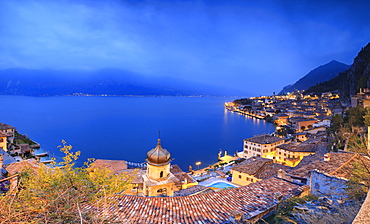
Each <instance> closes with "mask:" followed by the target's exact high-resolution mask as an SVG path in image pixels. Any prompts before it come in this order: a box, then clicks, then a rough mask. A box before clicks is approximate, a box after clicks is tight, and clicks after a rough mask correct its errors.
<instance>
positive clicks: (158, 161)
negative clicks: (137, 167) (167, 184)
mask: <svg viewBox="0 0 370 224" xmlns="http://www.w3.org/2000/svg"><path fill="white" fill-rule="evenodd" d="M146 155H147V158H146V162H147V170H146V173H147V175H148V177H149V178H150V179H152V180H156V181H162V180H166V179H167V177H168V176H169V174H170V166H171V161H172V159H171V157H170V156H171V154H170V153H169V152H168V151H167V150H166V149H164V148H162V146H161V140H160V139H158V143H157V146H156V147H155V148H154V149H152V150H150V151H149V152H147V153H146Z"/></svg>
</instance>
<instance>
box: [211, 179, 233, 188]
mask: <svg viewBox="0 0 370 224" xmlns="http://www.w3.org/2000/svg"><path fill="white" fill-rule="evenodd" d="M208 187H215V188H236V186H235V185H232V184H229V183H226V182H221V181H220V182H215V183H213V184H211V185H208Z"/></svg>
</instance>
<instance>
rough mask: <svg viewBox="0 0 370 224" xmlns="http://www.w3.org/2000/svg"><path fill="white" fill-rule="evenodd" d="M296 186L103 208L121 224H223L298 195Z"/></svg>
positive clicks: (135, 200) (125, 200) (126, 200)
mask: <svg viewBox="0 0 370 224" xmlns="http://www.w3.org/2000/svg"><path fill="white" fill-rule="evenodd" d="M306 187H307V186H302V187H300V186H298V185H296V184H293V183H290V182H287V181H285V180H282V179H278V178H270V179H267V180H264V181H260V182H257V183H254V184H250V185H248V186H244V187H239V188H234V189H230V190H223V191H219V192H214V193H208V194H198V195H193V196H184V197H138V196H128V195H122V196H118V198H117V200H118V202H119V204H118V205H112V206H111V207H109V208H107V209H108V210H109V211H107V212H108V214H110V215H112V216H111V217H110V218H112V219H113V220H112V221H118V222H121V223H223V222H225V221H228V220H229V218H230V217H231V216H232V214H234V213H235V211H240V212H241V213H243V215H244V217H245V218H246V219H250V218H253V217H255V216H256V215H258V214H260V213H262V212H265V211H267V210H269V209H271V208H273V207H274V206H276V205H277V203H278V200H276V198H277V197H279V196H283V197H291V196H293V195H298V194H300V193H301V192H302V191H303V190H304V189H305V188H306Z"/></svg>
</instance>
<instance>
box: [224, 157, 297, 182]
mask: <svg viewBox="0 0 370 224" xmlns="http://www.w3.org/2000/svg"><path fill="white" fill-rule="evenodd" d="M244 162H246V163H245V164H244V165H243V164H242V163H241V164H242V165H239V166H234V167H232V168H231V170H235V171H238V172H241V173H246V174H249V175H253V176H255V177H257V178H258V179H263V180H264V179H268V178H270V177H273V176H275V175H276V174H277V173H278V171H279V169H282V170H285V171H287V172H288V171H289V170H290V167H287V166H284V165H282V164H279V163H272V160H271V159H266V158H261V157H255V160H253V157H251V158H249V159H247V160H245V161H243V163H244Z"/></svg>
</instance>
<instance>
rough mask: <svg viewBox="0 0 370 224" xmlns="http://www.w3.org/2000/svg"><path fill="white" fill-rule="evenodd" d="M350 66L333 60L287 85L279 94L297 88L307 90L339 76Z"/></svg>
mask: <svg viewBox="0 0 370 224" xmlns="http://www.w3.org/2000/svg"><path fill="white" fill-rule="evenodd" d="M349 68H350V66H349V65H346V64H343V63H340V62H338V61H335V60H333V61H331V62H329V63H327V64H325V65H321V66H319V67H318V68H315V69H314V70H312V71H310V72H309V73H308V74H307V75H305V76H304V77H303V78H301V79H300V80H298V81H297V82H296V83H294V84H292V85H288V86H285V87H284V88H283V90H281V91H280V93H279V94H284V93H288V92H293V91H296V90H306V89H308V88H309V87H311V86H313V85H315V84H317V83H321V82H325V81H328V80H330V79H332V78H334V77H336V76H338V75H339V73H341V72H344V71H346V70H348V69H349Z"/></svg>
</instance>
